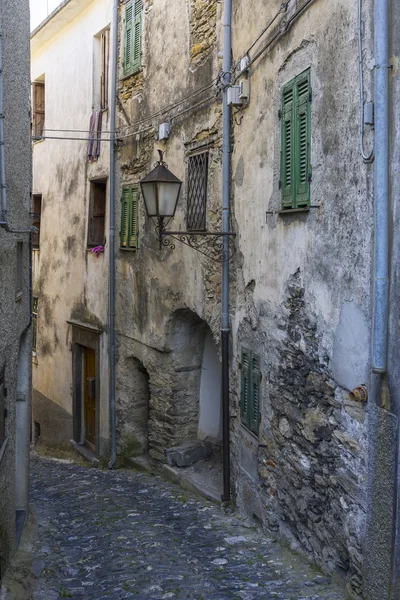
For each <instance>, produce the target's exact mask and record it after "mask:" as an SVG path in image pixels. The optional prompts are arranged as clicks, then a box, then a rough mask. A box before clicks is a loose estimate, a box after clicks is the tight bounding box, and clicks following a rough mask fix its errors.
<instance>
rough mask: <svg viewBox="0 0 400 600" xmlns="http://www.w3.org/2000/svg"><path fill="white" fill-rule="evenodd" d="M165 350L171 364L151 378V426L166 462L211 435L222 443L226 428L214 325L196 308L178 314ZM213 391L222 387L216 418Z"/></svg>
mask: <svg viewBox="0 0 400 600" xmlns="http://www.w3.org/2000/svg"><path fill="white" fill-rule="evenodd" d="M165 348H166V352H167V353H168V354H167V360H164V361H161V363H158V365H155V371H154V376H153V372H152V374H151V409H150V421H149V446H150V455H151V456H152V457H154V458H157V459H159V460H163V461H165V457H166V450H168V449H169V448H171V447H175V446H179V445H181V444H183V443H184V442H187V441H193V440H196V439H198V438H199V437H200V439H204V438H205V437H208V436H210V434H211V433H214V434H215V435H214V436H212V437H216V438H218V437H219V428H220V419H219V414H220V385H219V383H220V379H219V377H218V373H219V372H220V368H219V359H218V351H217V348H216V345H215V342H214V340H213V337H212V333H211V330H210V328H209V326H208V324H207V323H206V322H205V321H204V320H203V319H201V318H200V317H199V316H198V315H197V314H196V313H195V312H193V311H192V310H190V309H187V308H184V309H179V310H177V311H175V312H174V313H173V315H172V317H171V319H170V321H169V323H168V326H167V332H166V346H165ZM213 386H214V391H215V386H216V387H217V388H219V389H218V390H217V391H216V393H215V396H214V398H216V399H217V402H218V406H217V408H216V410H215V411H214V412H213V415H214V416H212V415H211V414H210V408H211V407H212V408H214V407H213V405H212V400H210V397H209V396H210V393H211V389H212V387H213ZM215 415H216V416H215ZM213 419H216V420H217V421H218V423H217V424H216V423H214V422H212V421H213ZM199 425H200V427H199Z"/></svg>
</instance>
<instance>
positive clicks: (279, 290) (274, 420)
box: [117, 0, 373, 594]
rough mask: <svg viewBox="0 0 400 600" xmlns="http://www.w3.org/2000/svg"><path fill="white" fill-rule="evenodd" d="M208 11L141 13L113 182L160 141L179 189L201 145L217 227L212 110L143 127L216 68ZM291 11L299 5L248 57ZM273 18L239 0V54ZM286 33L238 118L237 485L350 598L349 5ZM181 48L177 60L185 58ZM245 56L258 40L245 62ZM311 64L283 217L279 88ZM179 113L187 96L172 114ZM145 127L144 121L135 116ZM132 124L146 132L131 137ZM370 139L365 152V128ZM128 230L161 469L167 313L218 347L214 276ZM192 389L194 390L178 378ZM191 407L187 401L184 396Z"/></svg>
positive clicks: (360, 527)
mask: <svg viewBox="0 0 400 600" xmlns="http://www.w3.org/2000/svg"><path fill="white" fill-rule="evenodd" d="M212 4H213V3H212V2H209V3H205V2H201V1H198V2H184V1H183V0H177V1H176V2H174V3H173V4H172V5H171V3H169V4H168V11H166V3H165V2H164V1H163V0H153V2H147V3H145V13H144V23H143V36H144V38H143V39H144V43H143V61H142V62H143V69H142V70H141V71H140V73H139V74H137V75H134V76H132V77H129V78H127V79H125V80H123V79H122V78H121V80H120V84H119V96H120V99H121V102H122V105H123V107H124V111H125V113H126V116H124V115H123V114H122V111H120V113H119V127H120V128H121V131H122V132H125V133H132V132H134V134H135V135H133V136H132V138H127V139H126V141H125V142H124V144H123V145H121V148H120V152H119V166H120V181H119V183H120V184H122V183H137V182H138V181H140V179H141V178H142V177H143V176H144V175H145V174H146V173H148V172H149V171H150V169H151V167H152V163H153V162H154V160H155V157H156V152H155V150H156V148H157V147H161V148H162V149H164V150H165V159H166V161H167V163H168V165H169V168H170V169H171V170H172V171H173V172H174V173H175V174H176V175H178V177H180V178H181V179H182V180H183V181H184V182H185V180H186V172H185V162H184V161H185V152H187V150H188V149H190V147H191V143H192V144H193V147H196V144H197V143H198V144H200V143H201V140H203V141H204V142H206V143H210V142H211V143H210V147H212V156H211V160H210V174H209V192H210V193H209V198H210V204H209V208H208V218H209V221H210V223H211V224H212V226H213V227H214V229H218V228H219V227H220V223H219V217H220V212H221V154H220V147H221V106H220V104H219V103H212V104H210V105H209V106H207V105H205V107H204V108H200V109H199V108H198V109H196V112H193V113H190V112H188V113H187V114H186V115H184V116H181V117H177V118H174V114H175V112H176V111H178V109H168V110H166V111H165V113H164V114H162V115H159V116H157V117H154V118H151V115H152V114H154V113H156V112H158V111H160V108H162V107H166V106H169V105H171V104H172V103H174V102H176V101H177V100H179V99H180V98H182V97H185V96H186V95H187V94H188V93H191V92H193V91H194V90H195V89H197V88H200V87H202V86H205V85H206V84H207V82H208V81H210V80H212V79H213V78H214V77H216V75H217V73H218V69H220V68H221V67H222V64H221V61H220V59H219V58H218V51H219V50H221V37H220V36H221V33H222V11H221V9H220V7H218V6H217V7H216V8H217V13H216V17H215V15H214V7H213V6H212ZM217 4H218V3H217ZM301 4H302V3H301V2H293V4H292V5H291V6H290V7H289V8H290V11H289V13H288V14H287V15H282V16H280V17H279V18H278V20H277V21H275V22H274V25H273V28H272V29H271V30H270V31H269V32H268V33H267V34H266V35H265V36H264V38H263V39H262V40H260V43H259V46H258V48H260V47H261V46H262V44H264V43H265V42H266V41H267V40H268V39H269V36H272V35H274V34H275V33H277V31H278V29H279V28H280V27H282V26H283V23H284V20H285V19H287V18H288V17H289V16H291V15H293V14H294V10H295V8H296V7H297V8H298V7H299V6H300V5H301ZM122 6H123V3H121V7H122ZM280 8H281V3H280V2H278V1H274V2H270V3H267V4H266V3H260V2H258V0H250V2H235V3H234V15H233V17H234V18H233V58H234V61H237V60H238V59H240V58H241V57H242V56H243V55H244V54H245V53H246V50H247V48H248V47H249V46H250V45H251V44H252V42H253V41H254V40H255V38H256V37H257V36H258V35H259V33H260V30H261V28H262V25H264V24H266V23H268V22H269V21H270V20H271V19H272V18H273V17H274V16H275V14H276V13H277V12H278V11H279V10H280ZM207 10H209V11H210V12H209V13H208V14H207V18H205V14H204V11H207ZM371 10H372V2H364V12H365V17H366V18H365V35H366V43H365V56H364V58H365V65H366V67H365V71H366V73H365V74H366V89H367V97H368V98H370V97H371V76H370V71H369V69H368V67H370V66H371V43H372V42H371V40H372V38H371V18H370V17H371V14H372V13H371ZM121 14H122V11H121ZM165 15H168V18H166V16H165ZM254 15H257V19H254ZM215 18H216V21H215ZM214 22H216V26H215V41H214V37H213V36H214ZM203 27H204V29H203ZM196 32H197V33H196ZM282 32H284V35H282V36H281V37H280V39H279V41H277V42H276V43H275V44H274V45H273V46H271V48H270V50H269V52H267V53H265V54H264V55H263V57H262V58H261V59H260V60H259V61H258V62H257V63H255V64H254V65H253V66H252V68H251V99H250V103H249V106H248V107H247V108H246V109H245V110H244V111H242V112H241V113H240V115H236V118H235V119H233V121H232V122H233V135H232V143H233V155H232V180H233V187H232V207H233V217H234V218H233V224H234V227H235V228H236V230H237V232H238V239H237V249H238V252H237V255H236V258H235V260H234V262H233V263H232V269H231V280H232V295H231V315H232V329H233V331H232V338H233V345H232V350H233V357H232V369H231V399H232V414H233V417H234V418H233V420H232V453H233V483H234V491H235V496H236V500H237V503H238V506H239V507H240V508H242V509H243V510H246V511H247V512H248V513H249V514H250V515H251V516H255V517H256V518H257V519H258V520H260V521H261V522H262V523H263V525H264V526H265V527H268V528H272V529H274V530H278V529H279V530H280V531H281V532H282V533H283V534H284V535H285V536H287V538H288V539H289V540H290V541H291V542H292V543H293V545H294V546H295V547H297V548H300V549H302V550H303V551H305V552H307V553H308V555H309V556H310V557H312V558H313V559H314V560H315V561H317V562H318V563H320V564H322V565H324V566H325V567H327V568H328V569H330V570H337V571H339V572H344V573H346V575H347V577H348V579H349V582H350V584H351V585H350V587H351V589H352V590H353V592H354V593H356V594H358V593H360V591H361V585H362V582H361V569H362V542H363V535H364V524H365V513H366V478H367V465H366V463H367V411H366V409H365V407H364V406H362V405H360V404H357V403H355V402H353V401H352V400H351V399H350V397H349V391H350V390H351V389H352V388H353V387H355V386H356V385H359V384H362V383H365V381H366V377H367V374H368V369H369V362H370V361H369V344H370V339H369V331H370V312H371V305H370V287H371V275H370V274H371V247H372V231H373V211H372V168H371V167H370V166H366V165H364V164H363V162H362V160H361V157H360V154H359V140H358V129H359V105H358V98H359V92H358V79H357V77H358V73H357V13H356V6H353V5H351V4H350V5H349V3H348V2H346V1H345V0H339V1H338V2H336V3H330V4H327V3H323V2H320V1H315V2H312V3H311V4H310V5H309V6H308V8H307V9H306V11H305V12H304V13H303V14H302V16H301V17H300V18H299V19H298V21H297V22H295V23H294V24H292V26H291V27H290V29H289V30H288V31H286V32H285V29H284V27H282ZM196 35H198V38H196ZM206 38H207V39H206ZM197 40H199V42H204V48H205V49H206V54H205V55H203V57H202V58H201V59H199V62H198V63H197V62H196V57H195V56H194V55H193V52H192V50H193V48H194V45H195V41H196V42H197ZM209 40H212V45H211V46H210V47H211V49H212V50H211V51H210V50H209V47H208V41H209ZM180 48H189V52H188V53H186V54H185V53H184V52H179V51H178V49H180ZM209 51H210V54H207V53H208V52H209ZM256 51H257V47H256V48H255V49H254V50H253V54H254V53H255V52H256ZM191 52H192V54H191ZM190 56H191V58H190ZM204 56H205V58H204ZM307 68H310V69H311V82H312V91H313V100H312V106H311V113H312V131H311V137H312V142H311V163H312V174H313V175H312V183H311V204H312V208H311V209H310V211H309V212H306V213H299V214H296V215H294V214H292V215H286V216H282V215H280V214H279V209H280V204H281V194H280V190H279V177H280V173H279V172H280V150H281V149H280V122H279V119H278V109H279V108H280V90H281V88H282V86H283V85H284V84H285V83H287V82H288V81H289V80H290V79H292V78H293V77H294V76H295V75H297V74H299V73H301V72H302V71H303V70H305V69H307ZM177 74H178V75H177ZM200 98H201V96H200ZM197 101H198V99H197ZM191 103H193V104H194V103H195V100H194V99H192V100H190V101H188V104H187V105H186V104H184V105H183V108H186V107H187V106H190V104H191ZM169 118H170V119H171V120H172V132H171V136H170V139H169V140H168V142H163V143H161V142H158V143H154V135H155V134H156V132H157V130H158V125H159V123H160V122H162V121H165V120H168V119H169ZM141 119H148V120H146V121H145V122H143V123H142V122H141ZM127 121H129V122H127ZM130 124H132V125H131V127H129V125H130ZM143 127H146V128H147V127H149V130H148V131H146V132H145V133H139V134H137V133H136V132H137V131H139V130H140V129H141V128H143ZM366 142H367V144H369V143H371V138H370V137H369V136H368V135H367V140H366ZM185 199H186V189H185V184H184V186H183V190H182V196H181V201H180V203H179V207H178V213H177V215H176V217H175V219H174V222H173V228H174V229H179V228H181V229H185V226H186V224H185V219H184V214H185ZM119 218H120V215H118V217H117V220H119ZM139 237H140V247H139V250H138V251H136V252H122V251H119V250H117V254H118V261H117V287H118V289H119V290H120V296H119V299H118V309H117V323H118V331H119V356H120V359H119V361H118V367H117V378H118V377H121V378H122V379H123V378H125V377H126V375H127V372H126V370H127V368H128V367H127V360H126V359H127V358H129V360H131V359H135V360H138V361H140V364H142V365H143V366H144V367H145V369H146V371H147V373H148V375H149V414H150V418H149V424H150V429H151V427H153V433H151V432H150V433H149V437H150V452H151V451H152V445H153V448H154V450H155V453H154V456H157V457H158V458H160V459H163V452H164V451H165V446H166V444H167V443H169V442H171V441H172V440H173V439H174V431H175V424H174V423H173V422H172V421H169V422H168V423H167V421H166V420H165V419H164V418H163V417H162V416H161V412H157V410H158V409H157V402H158V399H157V398H162V402H163V403H164V405H167V406H168V408H167V410H166V412H165V414H168V411H169V410H171V407H173V406H178V401H177V398H178V397H179V394H180V393H181V391H182V390H181V388H180V389H179V390H178V393H177V392H176V390H175V389H174V388H173V387H172V386H171V381H175V379H174V375H173V369H172V365H173V362H174V360H175V355H174V352H173V348H171V347H170V346H169V345H168V342H167V339H168V335H167V332H168V323H169V322H170V318H171V315H172V314H175V311H176V310H179V309H185V310H186V309H190V310H191V311H192V312H193V313H195V314H196V315H198V316H199V317H200V318H201V319H202V322H203V321H204V322H206V323H207V324H208V325H209V327H210V329H211V332H212V334H213V337H214V339H216V340H218V338H219V335H218V330H219V320H220V312H219V311H220V305H219V302H220V291H221V290H220V269H219V267H218V266H216V265H215V264H213V263H212V262H211V261H209V260H207V259H201V258H199V255H197V254H196V253H194V252H191V251H190V250H188V249H187V248H185V247H182V246H180V245H179V243H177V244H176V248H175V249H174V250H173V251H171V250H169V249H167V248H163V249H162V250H161V251H160V250H159V249H158V247H157V240H156V235H155V233H154V230H153V225H152V224H151V222H149V220H148V219H146V218H145V216H144V210H143V207H141V208H140V232H139ZM127 315H129V318H128V319H127V318H126V316H127ZM201 326H202V325H201ZM242 346H245V347H246V348H249V349H251V350H253V351H254V352H256V353H258V354H259V355H260V357H261V370H262V375H263V377H262V383H261V394H262V407H261V426H260V434H259V437H258V438H256V437H255V436H253V435H251V434H249V433H248V432H247V431H246V430H245V429H244V428H243V427H242V426H241V424H240V411H239V398H240V369H239V362H240V350H241V347H242ZM194 347H196V344H194ZM189 358H190V357H189ZM138 364H139V363H138ZM190 387H192V388H193V387H194V386H193V382H191V381H190V380H189V378H188V379H187V388H190ZM160 390H164V393H163V394H162V395H160V394H159V391H160ZM139 396H140V397H142V396H141V395H140V394H139ZM118 402H119V403H120V405H121V406H123V407H126V406H128V405H129V404H131V405H132V406H133V405H134V403H135V396H134V394H130V396H129V398H127V392H124V391H123V390H122V389H121V396H120V397H119V399H118ZM140 402H141V400H139V404H140ZM168 403H169V404H168ZM187 404H188V407H190V406H191V400H189V401H188V402H187ZM123 412H124V411H122V410H121V411H120V418H121V417H122V415H123ZM122 418H123V417H122ZM189 421H191V419H189ZM193 422H194V420H193ZM123 423H124V419H123ZM152 423H153V426H152ZM167 424H168V426H167ZM122 426H123V425H122ZM185 434H186V435H192V432H191V431H190V432H185ZM349 589H350V588H349ZM353 592H352V593H353Z"/></svg>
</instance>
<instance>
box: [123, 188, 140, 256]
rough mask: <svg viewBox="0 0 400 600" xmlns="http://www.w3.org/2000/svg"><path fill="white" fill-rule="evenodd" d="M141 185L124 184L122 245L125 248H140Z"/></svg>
mask: <svg viewBox="0 0 400 600" xmlns="http://www.w3.org/2000/svg"><path fill="white" fill-rule="evenodd" d="M138 208H139V186H138V185H134V186H128V185H124V186H123V188H122V196H121V232H120V247H121V248H123V249H125V250H136V249H137V248H138V229H139V226H138V225H139V224H138Z"/></svg>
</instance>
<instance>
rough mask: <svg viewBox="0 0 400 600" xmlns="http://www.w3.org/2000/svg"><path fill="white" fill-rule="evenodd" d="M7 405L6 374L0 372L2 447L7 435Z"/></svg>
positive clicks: (0, 437) (0, 435) (0, 434)
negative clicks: (5, 392) (5, 397)
mask: <svg viewBox="0 0 400 600" xmlns="http://www.w3.org/2000/svg"><path fill="white" fill-rule="evenodd" d="M5 416H6V407H5V400H4V374H3V373H0V448H1V446H2V445H3V442H4V440H5V437H6V423H5Z"/></svg>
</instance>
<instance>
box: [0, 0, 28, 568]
mask: <svg viewBox="0 0 400 600" xmlns="http://www.w3.org/2000/svg"><path fill="white" fill-rule="evenodd" d="M0 14H1V19H2V23H1V25H2V33H3V37H2V50H3V83H4V89H3V93H4V114H5V119H4V138H5V167H6V170H5V176H6V185H7V203H8V219H9V223H10V226H11V227H13V228H26V227H28V226H29V225H30V218H29V210H30V195H29V194H30V188H31V151H30V144H29V136H30V118H29V94H30V87H29V42H28V40H29V6H28V2H27V1H23V2H20V1H18V2H17V1H16V0H4V1H3V2H2V5H1V13H0ZM28 238H29V236H28V235H27V234H11V233H7V232H6V231H5V230H4V229H1V228H0V370H2V369H3V368H4V369H5V371H4V373H5V387H6V388H7V398H6V400H5V403H6V404H5V406H6V409H7V412H8V415H7V418H6V439H7V442H6V445H5V447H3V448H2V450H4V452H1V454H2V458H1V459H0V490H1V492H0V552H1V554H2V561H4V562H3V564H2V568H4V566H5V565H7V563H8V560H9V558H10V555H11V554H12V553H13V552H14V550H15V510H16V500H15V492H16V481H19V484H20V485H19V486H18V490H19V492H20V493H21V496H20V499H21V501H22V502H23V506H22V508H23V509H26V508H27V497H26V486H27V482H26V480H25V479H24V480H22V479H21V478H20V476H21V473H25V476H26V470H27V466H28V461H29V456H28V453H27V451H26V450H27V448H29V437H28V435H26V437H25V439H24V440H23V439H22V438H20V440H19V441H20V444H21V445H20V447H19V450H20V452H21V453H20V454H19V455H18V457H17V456H16V437H17V432H16V429H17V423H16V404H17V401H16V398H17V390H18V362H19V348H20V340H21V339H22V337H24V339H26V340H27V344H28V346H30V338H31V331H30V326H29V325H30V319H29V317H30V315H29V246H28ZM17 241H22V242H23V285H22V296H21V297H20V298H19V299H16V270H17V260H16V259H17V250H16V247H17ZM30 381H31V369H30V363H28V365H27V366H26V373H25V382H26V383H27V384H28V393H27V394H26V399H25V401H24V408H25V410H24V414H25V415H26V416H28V415H29V412H30V393H29V384H30ZM20 404H22V402H21V403H20ZM28 418H29V417H28ZM17 458H19V459H20V461H21V462H20V463H18V462H17V460H16V459H17ZM16 463H17V464H16Z"/></svg>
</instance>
